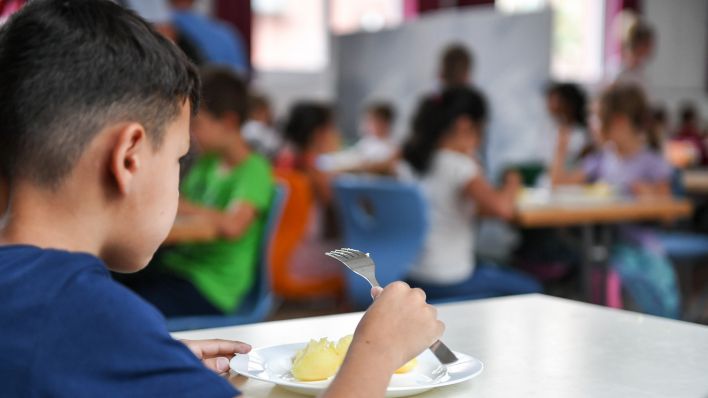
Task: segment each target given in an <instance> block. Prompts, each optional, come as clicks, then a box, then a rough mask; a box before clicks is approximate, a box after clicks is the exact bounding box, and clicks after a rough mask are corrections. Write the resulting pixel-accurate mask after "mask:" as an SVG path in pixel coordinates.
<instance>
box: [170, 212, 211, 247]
mask: <svg viewBox="0 0 708 398" xmlns="http://www.w3.org/2000/svg"><path fill="white" fill-rule="evenodd" d="M218 236H219V231H217V229H216V228H214V226H213V225H212V224H211V223H210V222H208V221H207V220H205V219H204V218H202V217H197V216H178V217H177V218H176V219H175V223H174V225H173V226H172V229H171V230H170V234H169V235H168V236H167V239H165V241H164V242H163V244H166V245H172V244H176V243H188V242H205V241H212V240H214V239H216V238H217V237H218Z"/></svg>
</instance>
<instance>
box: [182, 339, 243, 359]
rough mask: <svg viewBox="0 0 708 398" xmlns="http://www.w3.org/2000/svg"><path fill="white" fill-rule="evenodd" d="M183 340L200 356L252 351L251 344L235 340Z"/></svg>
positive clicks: (208, 356)
mask: <svg viewBox="0 0 708 398" xmlns="http://www.w3.org/2000/svg"><path fill="white" fill-rule="evenodd" d="M182 342H183V343H184V344H185V345H187V347H189V349H191V350H192V352H194V354H195V355H196V356H197V357H199V358H210V357H216V356H226V355H228V356H232V355H234V354H247V353H248V352H250V351H251V346H250V345H248V344H246V343H242V342H240V341H233V340H222V339H211V340H182Z"/></svg>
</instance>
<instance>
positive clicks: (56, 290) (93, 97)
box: [0, 0, 443, 397]
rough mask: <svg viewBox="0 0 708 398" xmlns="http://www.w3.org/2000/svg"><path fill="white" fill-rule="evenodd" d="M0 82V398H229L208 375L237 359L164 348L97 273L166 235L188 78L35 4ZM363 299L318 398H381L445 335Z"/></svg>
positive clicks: (400, 288) (82, 9) (0, 62)
mask: <svg viewBox="0 0 708 398" xmlns="http://www.w3.org/2000/svg"><path fill="white" fill-rule="evenodd" d="M0 70H2V73H0V92H2V102H3V106H0V120H2V123H0V174H2V175H4V176H6V177H7V182H8V189H9V193H10V206H9V208H8V210H7V212H6V215H5V217H4V218H3V219H2V220H0V302H2V305H1V306H0V319H2V320H3V324H2V327H0V334H1V335H2V338H1V339H0V364H2V365H0V380H2V382H3V385H2V394H0V395H3V396H11V397H27V396H52V397H77V396H100V397H154V396H167V397H194V396H199V397H233V396H236V395H238V394H239V392H238V391H237V390H236V389H235V388H234V387H232V386H231V384H230V383H229V382H228V381H227V380H226V379H224V378H221V377H219V376H217V374H216V373H215V372H219V373H221V372H225V371H227V369H228V359H229V357H231V356H233V355H235V354H239V353H246V352H248V351H249V349H250V347H249V346H248V345H247V344H244V343H239V342H234V341H224V340H212V341H183V342H179V341H177V340H174V339H172V337H171V336H170V334H169V333H168V331H167V329H166V327H165V325H164V319H163V317H162V316H161V315H160V313H159V312H158V311H156V310H155V308H154V307H152V306H151V305H149V304H148V303H146V302H145V301H143V300H142V299H141V298H140V297H139V296H137V295H135V294H134V293H133V292H131V291H130V290H128V289H126V288H125V287H123V286H121V285H120V284H118V283H116V282H114V281H113V280H112V279H111V277H110V275H109V272H108V270H109V269H110V270H113V271H117V272H135V271H137V270H139V269H141V268H142V267H144V266H145V264H147V263H148V261H149V260H150V258H151V257H152V255H153V253H154V252H155V249H156V248H157V247H158V246H159V244H160V242H162V240H163V239H164V238H165V237H166V236H167V234H168V232H169V230H170V227H171V225H172V223H173V220H174V217H175V214H176V212H177V207H178V198H179V194H178V178H179V168H180V167H179V159H180V157H181V156H183V155H184V154H185V153H186V152H187V150H188V147H189V123H190V115H191V113H192V111H193V110H195V109H196V108H197V106H198V100H199V91H200V89H199V78H198V75H197V73H196V70H195V69H194V67H193V66H192V65H191V64H190V63H189V62H188V61H187V60H186V58H185V56H184V55H183V54H182V53H181V52H180V51H179V50H178V49H177V47H175V45H174V44H172V43H171V42H169V41H167V40H166V39H164V38H163V37H162V36H160V35H159V34H158V33H156V32H155V31H154V30H153V29H152V28H150V27H149V25H147V24H146V23H145V22H144V21H143V20H141V19H140V18H138V17H137V16H136V15H135V14H134V13H132V12H129V11H126V10H125V9H123V8H121V7H120V6H119V5H117V4H115V3H113V2H111V1H108V0H34V1H32V2H29V3H28V4H27V5H26V6H25V7H24V8H23V9H22V10H20V11H19V12H18V13H17V14H15V15H13V16H12V17H11V18H10V19H9V21H8V22H7V23H6V24H5V25H3V26H2V27H0ZM373 293H374V294H375V295H376V296H377V298H376V300H375V301H374V303H373V304H372V306H371V307H370V308H369V310H368V311H367V313H366V314H365V315H364V317H363V318H362V320H361V322H360V323H359V325H358V327H357V329H356V331H355V333H354V340H353V341H352V344H351V348H350V349H349V353H348V354H347V357H346V359H345V360H344V364H343V365H342V368H341V369H340V371H339V373H338V375H337V376H336V378H335V379H334V380H333V381H332V384H331V385H330V387H329V390H328V391H327V392H325V393H324V394H323V396H325V397H353V396H357V397H361V396H366V397H383V396H384V393H385V390H386V386H387V385H388V382H389V380H390V378H391V375H392V374H393V372H394V370H395V369H397V368H398V367H400V366H401V365H403V364H404V363H405V362H406V361H407V360H409V359H410V358H412V357H413V356H415V355H417V354H418V353H420V352H422V351H423V350H424V349H425V348H427V347H428V346H429V345H430V344H431V343H432V342H434V341H435V340H436V339H437V338H439V337H440V335H441V334H442V331H443V324H442V323H441V322H439V321H437V320H436V315H435V309H434V308H432V307H430V306H428V305H427V304H425V299H424V297H425V296H424V294H423V293H422V292H420V291H416V290H415V289H410V288H408V287H407V286H406V285H405V284H403V283H400V282H398V283H394V284H392V285H390V286H388V287H386V288H385V289H384V290H383V291H379V290H374V291H373ZM274 343H277V342H274ZM209 368H210V369H212V370H213V371H210V370H209ZM362 380H366V383H362V382H361V381H362Z"/></svg>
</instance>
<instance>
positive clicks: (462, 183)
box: [403, 86, 541, 299]
mask: <svg viewBox="0 0 708 398" xmlns="http://www.w3.org/2000/svg"><path fill="white" fill-rule="evenodd" d="M486 120H487V103H486V100H485V99H484V97H483V96H482V94H481V93H480V92H479V91H477V90H476V89H472V88H467V87H464V86H457V87H454V88H449V89H446V90H444V91H443V93H441V94H440V95H439V96H437V97H430V98H426V99H424V100H423V101H422V103H421V104H420V105H419V107H418V110H417V112H416V114H415V117H414V119H413V126H412V135H411V137H410V139H409V140H408V142H407V143H406V144H405V146H404V149H403V158H404V160H405V161H406V163H407V165H408V167H409V168H410V170H409V173H408V174H409V176H408V177H409V178H413V179H415V180H416V181H418V182H419V183H420V185H421V187H422V189H423V193H424V195H425V197H426V199H427V202H428V211H429V214H430V228H429V231H428V236H427V238H426V242H425V245H424V248H423V252H422V254H421V256H420V259H419V261H418V263H417V264H416V265H415V266H414V268H413V269H412V271H411V273H410V275H409V278H410V280H411V281H412V283H413V284H414V285H416V286H418V287H421V288H423V290H425V292H426V293H427V294H428V297H430V298H431V299H439V298H444V297H449V296H454V297H465V296H466V297H470V298H473V297H491V296H498V295H507V294H518V293H532V292H539V291H541V287H540V285H539V284H538V283H537V282H536V281H535V280H533V279H532V278H530V277H527V276H525V275H523V274H521V273H520V272H514V271H512V270H510V269H507V268H502V267H497V266H491V265H487V264H477V265H476V266H475V258H474V253H475V246H474V245H475V244H474V242H475V239H474V223H475V220H476V215H475V213H476V212H477V211H480V212H484V213H488V214H490V215H492V216H496V217H500V218H504V219H510V218H511V217H512V216H513V214H514V200H515V196H516V194H517V192H518V190H519V188H520V185H521V183H520V180H519V178H518V175H509V176H508V177H509V178H507V180H506V181H505V184H504V186H503V187H502V188H501V189H499V190H497V189H494V188H493V187H492V186H491V185H490V184H489V182H488V181H487V179H486V178H485V177H484V175H483V171H482V169H481V167H480V165H479V163H478V162H477V161H476V160H475V158H474V156H473V155H474V154H475V153H476V152H477V151H478V150H479V149H480V147H481V145H482V139H483V131H484V126H485V122H486Z"/></svg>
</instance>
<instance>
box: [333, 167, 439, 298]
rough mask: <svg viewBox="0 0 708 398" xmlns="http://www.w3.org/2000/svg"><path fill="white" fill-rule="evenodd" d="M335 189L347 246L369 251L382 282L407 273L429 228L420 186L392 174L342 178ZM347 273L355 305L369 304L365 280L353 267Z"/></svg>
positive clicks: (335, 184)
mask: <svg viewBox="0 0 708 398" xmlns="http://www.w3.org/2000/svg"><path fill="white" fill-rule="evenodd" d="M334 191H335V195H336V198H337V203H338V205H339V210H340V214H341V220H342V224H343V228H344V244H345V246H346V247H350V248H353V249H357V250H361V251H363V252H367V253H370V254H371V257H372V258H373V259H374V261H375V262H376V278H377V280H378V281H379V283H381V285H383V286H385V285H386V284H388V283H391V282H393V281H396V280H400V279H403V278H405V276H406V274H407V273H408V271H409V270H410V267H411V265H412V264H413V262H414V261H415V260H416V258H417V257H418V254H419V253H420V251H421V249H422V247H423V243H424V241H425V235H426V232H427V227H428V217H427V207H426V202H425V199H424V198H423V195H422V194H421V192H420V189H419V188H418V186H417V185H414V184H410V183H403V182H399V181H396V180H393V179H372V178H355V177H342V178H338V179H337V180H336V181H335V182H334ZM346 278H347V294H348V297H349V299H350V301H351V302H352V304H353V305H354V306H355V307H357V308H365V307H366V306H368V305H369V303H370V302H371V296H370V294H369V292H370V287H369V285H368V284H367V283H366V281H365V280H364V279H362V278H361V277H359V276H358V275H355V274H354V273H353V272H347V273H346Z"/></svg>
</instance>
